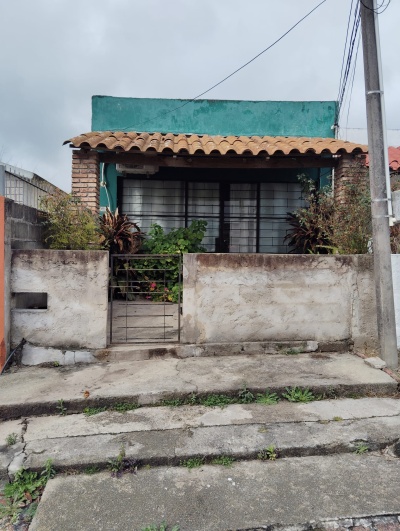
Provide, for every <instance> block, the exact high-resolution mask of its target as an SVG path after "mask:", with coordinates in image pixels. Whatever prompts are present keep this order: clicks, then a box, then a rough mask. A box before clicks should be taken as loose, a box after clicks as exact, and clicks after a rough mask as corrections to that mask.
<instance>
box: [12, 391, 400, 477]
mask: <svg viewBox="0 0 400 531" xmlns="http://www.w3.org/2000/svg"><path fill="white" fill-rule="evenodd" d="M18 422H19V424H18ZM2 433H3V436H4V433H15V434H16V435H17V437H18V443H17V445H16V447H15V448H14V447H12V448H11V449H10V448H8V450H7V453H6V454H5V455H4V456H3V457H4V458H3V461H2V463H3V468H4V464H5V463H6V468H5V470H3V472H5V473H9V474H13V473H14V472H15V471H16V470H18V469H19V468H20V467H21V466H22V465H24V466H25V467H27V468H31V469H34V470H39V469H41V468H42V467H43V465H44V463H45V461H46V460H47V459H52V461H53V464H54V466H55V467H56V469H58V470H59V471H60V470H64V471H65V470H68V471H69V472H71V471H73V470H75V471H83V470H85V469H86V468H87V467H89V466H96V467H99V468H101V469H104V468H107V465H108V462H109V460H111V459H115V458H116V457H117V456H118V454H119V453H120V452H121V448H123V451H124V454H125V456H126V458H128V459H133V460H135V461H137V462H138V463H139V464H140V465H152V466H160V465H169V466H179V465H182V464H183V463H184V462H186V461H187V460H189V459H193V458H199V459H200V461H201V462H203V463H210V462H212V460H213V459H214V458H216V457H220V456H224V457H230V458H232V459H234V460H248V459H256V458H258V457H260V453H261V454H262V452H263V450H265V449H266V448H268V447H271V446H272V447H273V448H274V449H275V450H274V451H275V453H276V454H277V456H278V457H280V458H282V457H299V456H308V455H329V454H336V453H352V452H355V451H357V450H358V448H359V446H360V445H364V446H365V447H366V448H365V451H369V452H371V451H375V452H382V451H383V452H384V453H385V454H387V455H392V456H396V455H397V454H399V455H400V445H399V444H398V440H399V433H400V399H395V398H363V399H337V400H324V401H318V402H310V403H306V404H301V403H289V402H280V403H278V404H276V405H264V404H234V405H229V406H226V407H224V408H220V407H207V406H181V407H155V408H154V407H153V408H148V407H143V408H139V409H136V410H133V411H128V412H126V413H119V412H116V411H105V412H102V413H98V414H96V415H92V416H86V415H83V414H78V415H67V416H59V417H55V416H50V417H33V418H27V419H24V420H21V421H7V422H4V423H3V424H2ZM12 451H14V455H12V454H11V453H10V452H12ZM264 457H265V456H264Z"/></svg>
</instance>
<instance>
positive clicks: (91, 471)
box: [83, 465, 100, 476]
mask: <svg viewBox="0 0 400 531" xmlns="http://www.w3.org/2000/svg"><path fill="white" fill-rule="evenodd" d="M98 472H100V467H98V466H97V465H90V466H87V467H86V468H85V470H84V471H83V473H84V474H87V475H89V476H92V475H93V474H97V473H98Z"/></svg>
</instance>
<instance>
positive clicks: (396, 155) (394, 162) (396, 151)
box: [365, 146, 400, 172]
mask: <svg viewBox="0 0 400 531" xmlns="http://www.w3.org/2000/svg"><path fill="white" fill-rule="evenodd" d="M388 153H389V168H390V169H391V170H392V171H394V172H398V171H399V170H400V146H399V147H393V146H391V147H389V149H388ZM365 163H366V165H367V166H369V156H368V155H367V158H366V161H365Z"/></svg>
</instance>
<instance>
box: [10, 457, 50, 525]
mask: <svg viewBox="0 0 400 531" xmlns="http://www.w3.org/2000/svg"><path fill="white" fill-rule="evenodd" d="M55 474H56V472H55V470H54V468H53V466H52V462H51V460H50V459H49V460H47V461H46V463H45V465H44V467H43V470H42V472H41V473H39V472H32V471H30V470H27V469H25V468H20V469H19V470H18V472H16V473H15V477H14V481H12V482H11V483H8V484H7V485H5V487H4V489H3V494H2V495H1V497H2V498H3V500H1V499H0V518H5V519H6V520H7V521H8V523H10V524H21V525H23V524H27V523H29V522H30V521H31V520H32V518H33V516H34V515H35V512H36V509H37V505H38V502H39V500H40V498H41V496H42V494H43V490H44V488H45V486H46V484H47V482H48V481H49V479H51V478H53V477H54V476H55Z"/></svg>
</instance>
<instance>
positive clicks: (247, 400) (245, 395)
mask: <svg viewBox="0 0 400 531" xmlns="http://www.w3.org/2000/svg"><path fill="white" fill-rule="evenodd" d="M238 397H239V402H240V403H242V404H251V402H254V395H253V393H252V392H251V391H249V390H248V389H247V386H246V384H244V385H243V388H242V389H241V390H240V391H239V392H238Z"/></svg>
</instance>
